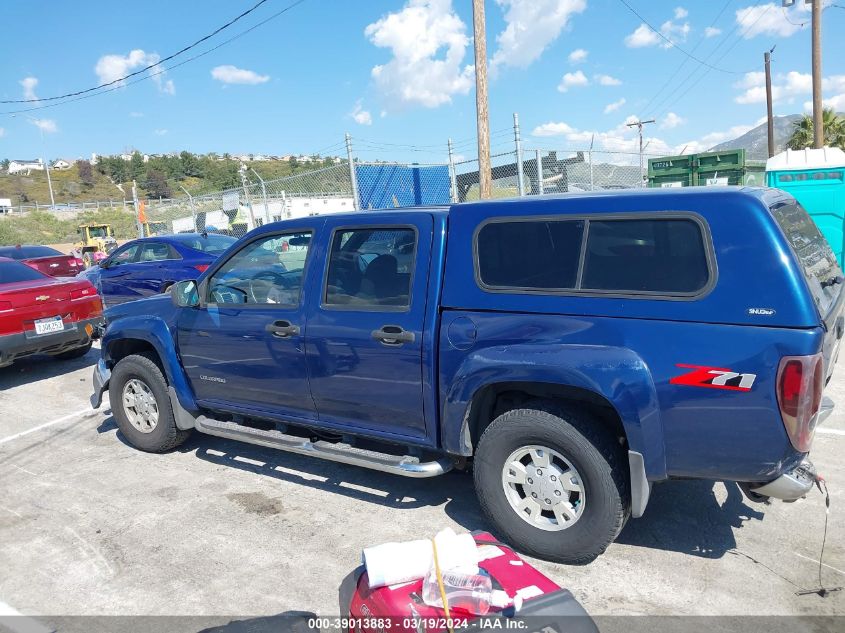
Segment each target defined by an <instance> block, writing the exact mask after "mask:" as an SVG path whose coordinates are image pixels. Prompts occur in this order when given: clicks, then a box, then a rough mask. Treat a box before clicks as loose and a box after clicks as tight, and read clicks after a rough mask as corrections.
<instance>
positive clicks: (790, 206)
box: [771, 203, 843, 316]
mask: <svg viewBox="0 0 845 633" xmlns="http://www.w3.org/2000/svg"><path fill="white" fill-rule="evenodd" d="M771 210H772V215H774V217H775V220H777V223H778V224H779V225H780V228H781V230H782V231H783V232H784V234H785V235H786V239H787V240H789V244H790V245H791V246H792V250H794V251H795V254H796V255H797V256H798V260H799V261H800V262H801V267H802V268H803V269H804V277H805V278H806V279H807V284H808V285H809V286H810V292H812V293H813V298H814V299H815V300H816V305H817V306H818V308H819V312H820V313H821V315H822V316H825V315H827V313H828V311H829V310H830V308H831V306H833V305H834V304H835V303H836V300H837V299H838V298H839V294H840V293H841V292H842V282H843V280H842V270H841V269H840V268H839V264H838V263H837V262H836V257H835V256H834V255H833V251H832V250H831V248H830V245H829V244H828V243H827V240H826V239H825V238H824V236H823V235H822V234H821V231H819V229H818V227H817V226H816V223H815V222H813V220H812V218H811V217H810V215H809V214H808V213H807V212H806V211H805V210H804V208H803V207H802V206H801V205H800V204H797V203H782V204H777V205H775V206H773V207H772V209H771Z"/></svg>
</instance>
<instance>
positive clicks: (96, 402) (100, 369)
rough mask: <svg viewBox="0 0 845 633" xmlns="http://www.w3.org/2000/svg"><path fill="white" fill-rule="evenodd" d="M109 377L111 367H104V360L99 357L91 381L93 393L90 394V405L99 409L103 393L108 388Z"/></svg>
mask: <svg viewBox="0 0 845 633" xmlns="http://www.w3.org/2000/svg"><path fill="white" fill-rule="evenodd" d="M110 378H111V369H109V368H108V367H106V363H105V361H104V360H103V359H102V358H101V359H100V360H98V361H97V366H96V367H94V378H93V380H92V381H91V382H92V383H93V384H94V393H92V394H91V406H92V407H93V408H95V409H99V408H100V405H101V404H102V403H103V393H104V392H105V390H106V389H108V388H109V379H110Z"/></svg>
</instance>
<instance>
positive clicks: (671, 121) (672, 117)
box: [660, 112, 687, 130]
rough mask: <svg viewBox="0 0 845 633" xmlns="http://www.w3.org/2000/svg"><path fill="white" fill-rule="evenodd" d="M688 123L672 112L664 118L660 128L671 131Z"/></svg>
mask: <svg viewBox="0 0 845 633" xmlns="http://www.w3.org/2000/svg"><path fill="white" fill-rule="evenodd" d="M686 122H687V120H686V119H684V118H683V117H680V116H678V115H677V114H675V113H674V112H670V113H668V114H667V115H666V116H665V117H663V120H662V121H661V122H660V128H661V129H664V130H671V129H674V128H676V127H678V126H679V125H683V124H684V123H686Z"/></svg>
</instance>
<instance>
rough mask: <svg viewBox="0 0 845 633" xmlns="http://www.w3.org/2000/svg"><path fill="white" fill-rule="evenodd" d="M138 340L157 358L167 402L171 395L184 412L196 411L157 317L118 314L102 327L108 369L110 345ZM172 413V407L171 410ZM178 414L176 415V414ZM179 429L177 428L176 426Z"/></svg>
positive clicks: (167, 334)
mask: <svg viewBox="0 0 845 633" xmlns="http://www.w3.org/2000/svg"><path fill="white" fill-rule="evenodd" d="M126 340H138V341H143V342H145V343H148V344H149V345H151V346H152V348H153V349H154V350H155V351H156V353H157V354H158V357H159V359H160V360H161V364H162V367H163V368H164V373H165V375H166V376H167V382H168V383H169V385H170V393H171V401H172V400H173V399H174V398H173V396H175V399H176V403H174V404H179V405H180V406H181V408H182V409H183V410H185V411H187V412H196V411H198V410H199V409H198V407H197V404H196V401H195V400H194V395H193V392H192V391H191V387H190V385H189V384H188V378H187V376H186V375H185V372H184V370H183V369H182V365H181V364H180V363H179V357H178V355H177V353H176V346H175V344H174V342H173V337H172V336H171V334H170V330H169V329H168V327H167V324H166V323H165V322H164V321H163V320H162V319H160V318H158V317H154V316H148V315H144V316H137V317H135V316H129V317H122V318H121V319H120V320H119V321H115V322H113V323H111V324H110V325H109V327H108V328H107V329H106V333H105V334H104V335H103V339H102V349H103V358H104V359H105V361H106V364H107V365H108V367H109V369H111V368H112V367H113V366H114V364H115V363H114V360H113V359H112V358H111V354H110V352H109V350H110V348H111V346H112V344H114V343H117V342H119V341H126ZM175 412H176V410H175V408H174V413H175ZM177 417H178V416H177ZM180 428H181V427H180Z"/></svg>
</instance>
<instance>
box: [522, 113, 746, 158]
mask: <svg viewBox="0 0 845 633" xmlns="http://www.w3.org/2000/svg"><path fill="white" fill-rule="evenodd" d="M635 120H636V117H634V116H629V117H627V118H626V119H625V121H623V122H620V123H619V124H617V125H616V126H615V127H612V128H610V129H608V130H604V131H602V130H578V129H576V128H573V127H572V126H570V125H569V124H567V123H564V122H549V123H544V124H543V125H540V126H537V127H536V128H534V130H533V131H532V132H531V134H532V135H533V136H537V137H556V138H558V139H560V141H562V142H563V143H564V146H565V147H569V148H571V150H573V151H575V150H586V149H588V148H589V147H590V145H591V143H592V144H593V150H594V152H613V154H612V155H610V156H606V155H602V154H599V157H595V155H594V158H596V160H600V161H602V162H604V161H607V162H608V163H613V164H620V165H622V164H627V165H636V164H638V162H639V154H638V152H639V140H638V136H637V128H635V127H631V128H629V127H628V126H627V125H626V124H627V123H630V122H631V121H635ZM753 127H755V126H752V125H736V126H733V127H731V128H729V129H727V130H723V131H717V132H710V133H708V134H706V135H704V136H703V137H701V138H696V139H693V140H688V141H685V142H683V143H677V144H672V143H668V142H667V141H666V140H664V139H662V138H660V137H656V136H645V137H644V138H643V143H644V145H645V151H646V153H647V154H648V155H649V156H673V155H677V154H681V153H682V152H684V153H687V154H689V153H693V152H700V151H705V150H708V149H710V148H711V147H713V146H714V145H718V144H719V143H722V142H724V141H727V140H730V139H733V138H736V137H738V136H741V135H742V134H745V133H746V132H748V131H749V130H751V129H752V128H753ZM648 129H649V128H645V130H644V131H646V130H648ZM555 142H556V143H557V142H558V141H555ZM545 143H546V145H547V146H549V147H554V145H551V144H550V142H549V141H546V142H545Z"/></svg>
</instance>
